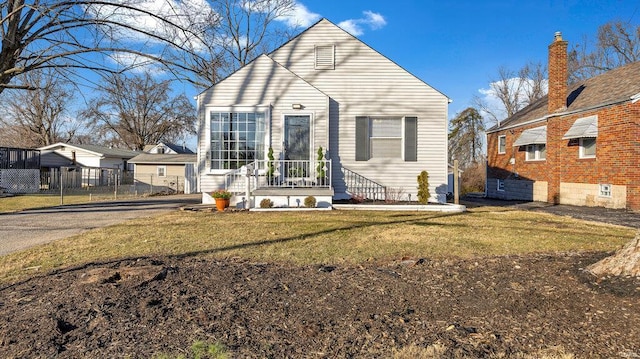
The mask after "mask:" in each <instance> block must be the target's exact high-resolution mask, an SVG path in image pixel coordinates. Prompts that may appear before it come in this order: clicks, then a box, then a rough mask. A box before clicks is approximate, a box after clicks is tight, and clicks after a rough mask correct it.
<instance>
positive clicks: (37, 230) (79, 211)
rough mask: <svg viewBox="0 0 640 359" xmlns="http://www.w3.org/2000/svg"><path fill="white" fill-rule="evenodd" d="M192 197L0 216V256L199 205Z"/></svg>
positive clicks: (82, 205)
mask: <svg viewBox="0 0 640 359" xmlns="http://www.w3.org/2000/svg"><path fill="white" fill-rule="evenodd" d="M201 199H202V197H201V195H200V194H195V195H174V196H158V197H148V198H143V199H133V200H126V201H124V200H123V201H112V202H95V203H87V204H77V205H66V206H60V207H50V208H44V209H33V210H26V211H22V212H16V213H6V214H0V255H5V254H8V253H11V252H16V251H20V250H23V249H26V248H29V247H32V246H35V245H38V244H43V243H48V242H51V241H54V240H57V239H62V238H66V237H70V236H73V235H76V234H79V233H82V232H85V231H88V230H91V229H95V228H101V227H106V226H111V225H114V224H118V223H121V222H124V221H127V220H130V219H134V218H140V217H151V216H155V215H158V214H160V213H164V212H168V211H174V210H176V209H177V208H179V207H181V206H184V205H191V204H196V203H200V201H201Z"/></svg>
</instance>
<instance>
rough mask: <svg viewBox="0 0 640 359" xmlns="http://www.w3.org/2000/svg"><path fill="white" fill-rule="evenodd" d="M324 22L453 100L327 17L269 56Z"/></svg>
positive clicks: (449, 99)
mask: <svg viewBox="0 0 640 359" xmlns="http://www.w3.org/2000/svg"><path fill="white" fill-rule="evenodd" d="M322 23H326V24H329V25H332V26H333V27H334V28H335V29H336V30H338V31H341V32H343V33H344V34H346V35H347V36H349V37H351V38H352V39H354V40H356V41H358V42H359V43H361V44H362V45H364V46H366V47H367V48H368V49H370V50H371V51H373V52H375V53H377V54H378V55H380V56H381V57H383V58H385V59H386V60H388V61H389V62H391V63H392V64H394V65H395V66H397V67H398V68H400V69H402V70H403V71H404V72H406V73H407V74H409V75H410V76H412V77H414V78H415V79H417V80H418V81H420V82H422V83H423V84H425V85H426V86H428V87H430V88H432V89H433V90H434V91H436V92H438V93H439V94H441V95H442V96H444V97H445V98H447V100H448V101H449V102H451V101H452V100H451V98H449V96H447V95H445V94H444V93H442V92H441V91H439V90H437V89H436V88H435V87H433V86H431V85H429V84H428V83H427V82H426V81H424V80H423V79H421V78H419V77H418V76H416V75H414V74H413V73H411V72H409V71H407V69H405V68H404V67H402V66H400V65H398V64H397V63H396V62H395V61H393V60H391V59H390V58H388V57H387V56H386V55H384V54H382V53H380V52H379V51H378V50H376V49H374V48H373V47H371V46H369V44H367V43H366V42H364V41H362V40H360V39H359V38H357V37H355V36H354V35H352V34H350V33H349V32H347V31H345V30H344V29H343V28H341V27H340V26H338V25H336V24H334V23H333V22H331V21H330V20H329V19H327V18H321V19H320V20H318V21H317V22H316V23H315V24H313V25H311V26H309V27H308V28H306V29H305V30H303V31H302V32H300V33H299V34H298V35H296V36H294V37H293V38H291V39H289V41H287V42H285V43H284V44H282V45H280V46H279V47H277V48H276V49H275V50H273V51H271V52H270V53H269V54H268V56H269V57H273V55H274V54H275V53H276V52H278V51H279V50H280V49H282V48H284V47H285V46H287V45H288V44H289V43H292V42H294V41H296V39H298V38H299V37H301V36H303V35H304V34H305V33H307V32H309V31H313V30H312V29H313V28H315V27H317V26H319V25H320V24H322ZM282 66H284V67H286V68H288V67H287V66H286V65H285V64H282Z"/></svg>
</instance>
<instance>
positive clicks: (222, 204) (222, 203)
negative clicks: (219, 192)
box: [216, 198, 229, 212]
mask: <svg viewBox="0 0 640 359" xmlns="http://www.w3.org/2000/svg"><path fill="white" fill-rule="evenodd" d="M227 207H229V198H216V209H217V210H218V212H224V209H225V208H227Z"/></svg>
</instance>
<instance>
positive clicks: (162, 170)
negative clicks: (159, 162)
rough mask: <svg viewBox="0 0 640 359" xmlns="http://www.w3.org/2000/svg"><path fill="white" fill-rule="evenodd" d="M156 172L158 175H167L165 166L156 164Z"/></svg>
mask: <svg viewBox="0 0 640 359" xmlns="http://www.w3.org/2000/svg"><path fill="white" fill-rule="evenodd" d="M156 173H157V174H158V177H166V176H167V166H158V167H156Z"/></svg>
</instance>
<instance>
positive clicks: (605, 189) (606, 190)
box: [599, 183, 611, 197]
mask: <svg viewBox="0 0 640 359" xmlns="http://www.w3.org/2000/svg"><path fill="white" fill-rule="evenodd" d="M599 195H600V197H611V185H610V184H608V183H601V184H600V194H599Z"/></svg>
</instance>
